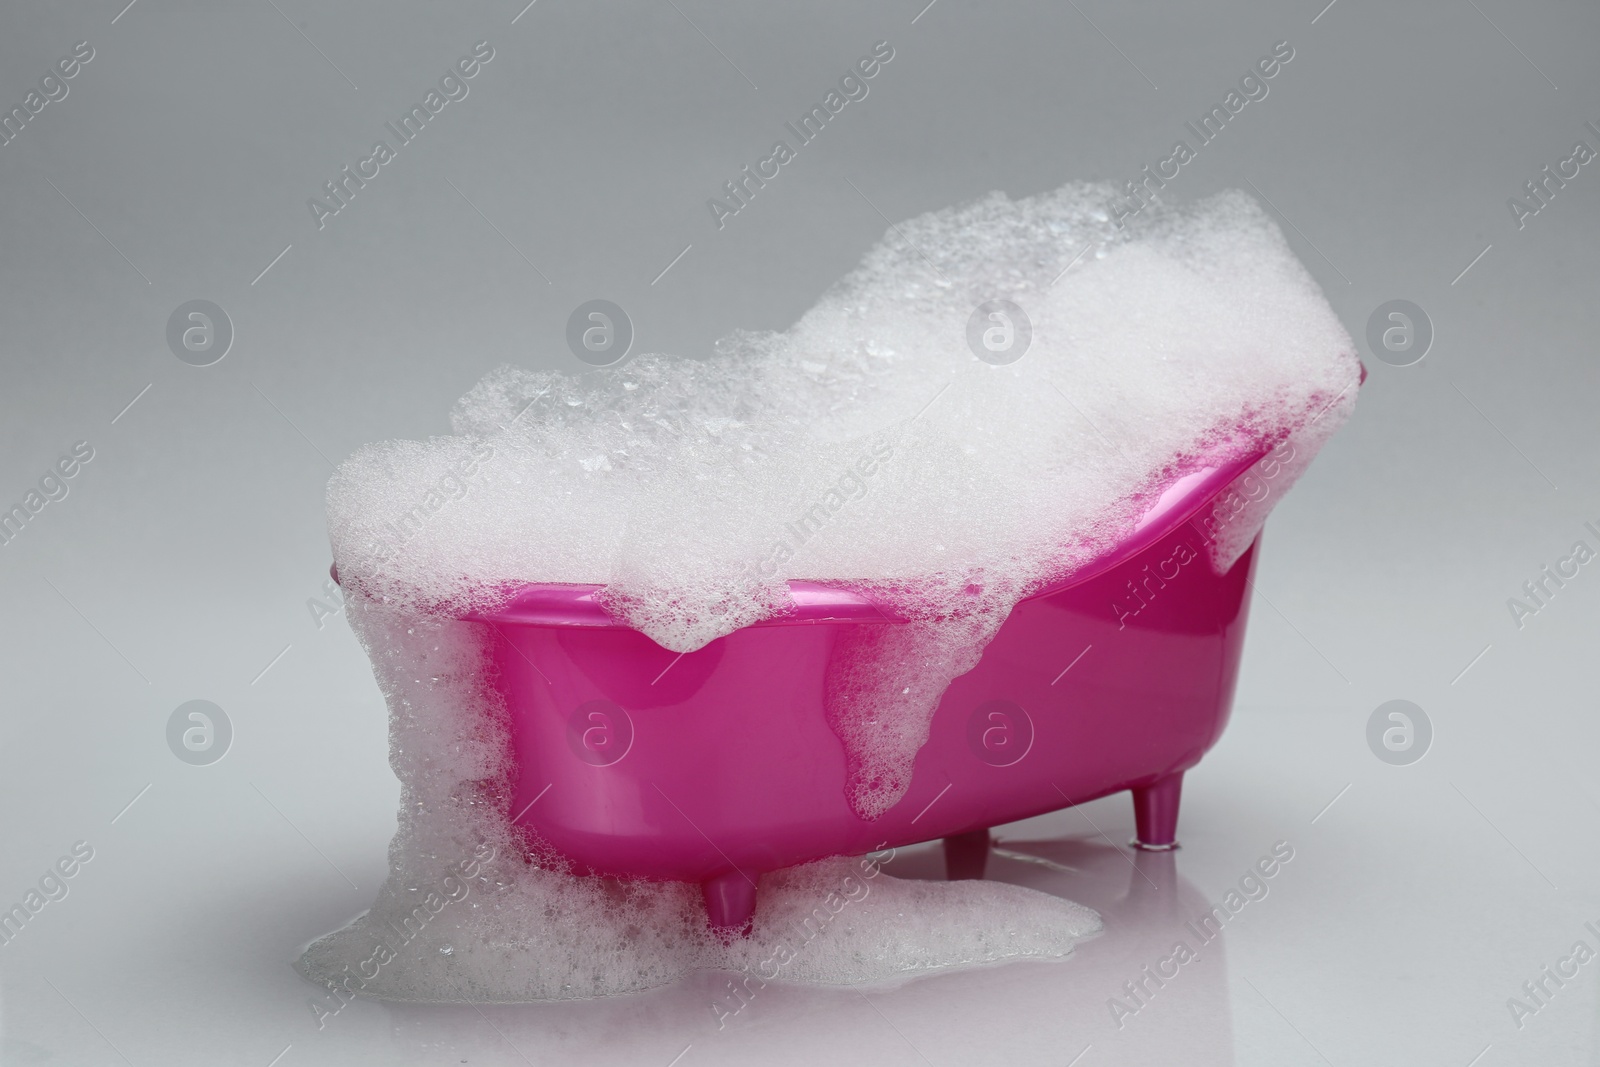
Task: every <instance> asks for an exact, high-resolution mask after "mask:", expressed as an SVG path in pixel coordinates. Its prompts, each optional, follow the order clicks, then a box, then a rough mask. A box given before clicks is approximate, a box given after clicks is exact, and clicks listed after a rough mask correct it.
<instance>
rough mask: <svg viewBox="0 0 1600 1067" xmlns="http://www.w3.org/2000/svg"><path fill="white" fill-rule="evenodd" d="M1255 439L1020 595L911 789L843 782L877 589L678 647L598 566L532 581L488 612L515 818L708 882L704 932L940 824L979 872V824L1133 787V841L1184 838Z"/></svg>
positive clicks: (962, 868)
mask: <svg viewBox="0 0 1600 1067" xmlns="http://www.w3.org/2000/svg"><path fill="white" fill-rule="evenodd" d="M1261 458H1262V454H1257V455H1251V456H1244V457H1238V458H1236V459H1234V460H1233V461H1231V462H1226V463H1219V464H1217V465H1214V466H1208V467H1201V468H1198V469H1195V470H1192V471H1191V472H1190V473H1189V474H1187V475H1186V476H1184V477H1182V478H1180V479H1178V480H1177V481H1175V482H1174V483H1173V484H1172V485H1171V486H1170V487H1169V488H1168V489H1167V490H1166V492H1165V493H1164V494H1163V495H1162V496H1161V497H1160V499H1159V500H1158V501H1157V502H1156V503H1155V504H1154V505H1153V506H1151V507H1150V508H1149V509H1148V511H1147V512H1146V513H1145V515H1144V516H1143V518H1142V519H1141V520H1140V522H1139V524H1138V526H1137V528H1136V530H1135V531H1134V532H1133V533H1132V534H1131V535H1130V536H1129V537H1127V538H1125V539H1124V540H1123V541H1121V542H1120V543H1119V544H1118V545H1117V546H1116V548H1115V549H1114V550H1113V551H1112V552H1110V553H1109V554H1107V555H1105V556H1102V557H1101V558H1099V559H1098V560H1096V561H1095V562H1093V563H1091V564H1089V565H1088V566H1086V567H1084V568H1082V569H1080V570H1079V571H1077V572H1076V573H1074V574H1073V575H1072V576H1071V577H1070V578H1068V579H1067V580H1065V581H1063V582H1061V583H1059V584H1058V585H1056V586H1053V587H1050V588H1047V589H1045V590H1043V591H1041V592H1039V593H1037V594H1035V595H1034V596H1031V597H1029V598H1027V599H1025V600H1023V601H1021V602H1020V603H1018V604H1017V605H1016V607H1015V608H1014V610H1013V611H1012V612H1011V614H1010V616H1009V617H1008V618H1007V620H1006V621H1005V623H1004V624H1003V625H1002V626H1001V627H1000V629H999V631H998V633H997V634H996V636H995V637H994V639H993V640H992V642H991V643H990V644H989V645H988V647H987V648H986V649H985V650H984V652H983V656H982V659H981V660H980V661H979V663H978V664H977V666H976V667H974V668H973V669H972V670H971V671H969V672H967V673H966V674H964V675H962V676H960V677H958V678H957V679H955V681H954V682H952V683H951V684H950V686H949V688H948V689H947V690H946V692H945V693H944V695H943V697H942V699H941V700H940V703H939V705H938V709H937V711H936V712H935V714H934V717H933V720H932V726H931V733H930V736H929V738H928V741H927V743H926V744H925V745H924V746H923V747H922V748H921V750H920V751H919V752H918V754H917V757H916V763H915V768H914V774H913V778H912V780H911V783H910V786H909V788H908V790H907V791H906V793H905V795H904V797H903V798H902V799H901V800H900V801H899V802H898V803H897V804H896V805H895V806H894V807H892V808H890V809H889V810H888V811H887V812H886V813H884V814H883V815H882V816H881V817H879V818H877V819H874V820H870V821H868V820H865V819H862V818H860V817H858V816H857V815H856V814H855V813H854V812H853V811H852V810H851V807H850V805H849V803H848V801H847V798H846V773H847V761H846V754H845V751H844V748H843V746H842V744H841V742H840V741H839V739H838V737H837V736H835V734H834V733H833V731H832V729H831V728H830V727H829V724H828V719H827V714H826V710H825V695H826V678H827V674H828V668H829V663H830V658H831V657H833V656H834V655H835V650H836V648H837V647H838V646H839V645H840V642H841V638H843V637H845V636H847V635H848V632H849V631H850V629H851V628H854V627H882V626H896V625H902V623H900V622H899V621H897V620H896V619H894V618H892V617H891V616H889V615H888V614H886V613H885V612H883V611H881V610H880V609H879V608H878V607H877V606H876V605H874V604H873V603H872V602H871V601H870V600H869V599H867V598H866V597H864V596H861V595H859V594H856V593H853V592H850V591H847V590H845V589H841V588H838V587H834V586H826V585H821V584H816V583H808V582H799V581H796V582H791V583H790V590H791V594H792V596H793V599H794V601H795V605H796V610H795V611H794V612H793V613H792V614H790V615H787V616H785V617H783V618H780V619H775V620H771V621H767V622H763V623H760V624H757V625H752V626H747V627H744V628H742V629H740V630H736V631H735V632H733V633H731V634H728V635H727V636H725V637H722V638H719V639H717V640H715V641H712V642H711V643H710V644H708V645H706V646H705V647H703V648H701V649H699V650H697V651H695V652H690V653H687V654H684V655H681V656H680V655H679V654H677V653H674V652H671V651H669V650H667V649H665V648H663V647H661V646H660V645H657V644H656V643H655V642H654V641H652V640H651V639H650V638H648V637H646V636H645V635H644V634H642V633H640V632H638V631H636V630H633V629H630V628H628V627H626V626H624V625H622V624H621V623H619V622H617V621H616V620H615V619H614V618H613V617H612V616H610V615H609V614H607V612H606V611H605V610H604V609H603V608H602V607H601V605H600V604H599V603H598V601H597V600H596V596H595V594H596V593H597V592H598V588H597V587H593V586H574V585H549V584H530V585H526V586H523V587H521V588H520V589H519V590H518V591H517V592H516V593H515V595H514V596H513V597H512V598H511V600H510V601H509V602H507V603H506V604H505V606H504V607H502V608H500V609H498V610H496V611H494V612H491V613H486V614H483V615H474V616H470V618H472V619H474V620H476V621H478V622H482V623H487V624H488V625H489V627H490V628H491V629H492V631H493V632H494V634H496V635H497V636H496V637H494V638H493V640H491V642H490V648H491V651H490V653H489V655H490V657H491V659H492V661H493V662H492V668H493V674H494V676H495V677H496V679H497V680H496V684H497V685H498V686H499V687H500V689H501V691H502V693H503V696H504V697H505V700H506V704H507V707H508V710H509V712H510V716H511V740H512V745H513V749H514V756H515V760H516V764H517V770H516V775H515V785H514V796H513V799H512V804H511V809H510V810H511V812H512V813H513V820H514V822H516V823H518V824H520V825H525V826H528V827H530V828H532V829H534V830H536V831H537V833H538V834H539V835H540V837H542V838H543V839H544V840H545V841H546V842H548V843H549V844H550V845H552V846H554V847H555V848H556V849H558V850H559V851H561V852H562V853H563V854H565V855H566V856H567V857H569V858H570V859H571V860H572V861H573V862H574V864H575V865H576V867H577V868H578V869H580V870H585V871H589V872H593V873H597V874H611V875H621V876H634V877H645V878H651V879H670V880H679V881H693V882H698V883H700V885H701V887H702V889H703V893H704V898H705V904H706V910H707V917H708V919H709V921H710V923H711V925H712V927H713V928H714V929H717V930H718V931H719V932H720V933H722V934H723V935H725V936H732V935H734V934H736V933H738V932H741V931H745V930H747V929H748V924H749V921H750V917H751V915H752V914H753V912H754V910H755V902H756V888H757V883H758V881H759V875H760V874H761V873H762V872H765V871H772V870H776V869H779V868H782V867H787V866H791V865H794V864H798V863H805V862H808V861H811V860H815V859H820V858H822V857H825V856H831V855H840V854H845V855H855V854H862V853H866V852H869V851H873V850H875V849H881V848H885V847H898V846H903V845H908V844H912V843H916V842H921V841H928V840H932V839H935V838H942V839H943V840H944V845H945V850H946V861H947V865H948V868H949V870H950V872H951V876H952V877H981V876H982V872H983V866H984V858H985V856H986V855H987V852H988V840H989V838H988V831H989V828H990V827H992V826H996V825H999V824H1002V823H1007V822H1013V821H1016V820H1018V819H1023V818H1028V817H1030V816H1034V815H1040V814H1043V813H1045V812H1049V811H1054V810H1057V809H1061V808H1066V807H1071V806H1073V805H1076V804H1081V803H1083V802H1085V801H1089V800H1093V799H1096V798H1098V797H1102V796H1106V795H1108V794H1111V793H1116V792H1119V791H1121V790H1129V791H1130V792H1131V793H1132V794H1133V805H1134V815H1135V820H1136V824H1137V837H1136V838H1135V840H1134V842H1133V844H1134V845H1135V846H1136V847H1138V848H1141V849H1149V850H1165V849H1172V848H1176V847H1177V839H1176V831H1177V822H1178V803H1179V796H1180V792H1181V789H1182V785H1183V775H1184V772H1186V771H1187V770H1189V768H1191V767H1193V766H1194V765H1195V764H1196V763H1198V762H1199V760H1200V758H1201V756H1202V755H1204V754H1205V752H1206V751H1207V750H1208V749H1209V748H1210V747H1211V746H1212V745H1213V744H1214V743H1215V742H1216V741H1217V739H1218V737H1219V736H1220V735H1221V732H1222V729H1223V727H1224V726H1225V725H1226V723H1227V718H1228V713H1229V710H1230V705H1231V702H1232V697H1233V689H1234V681H1235V678H1236V676H1237V673H1238V666H1239V653H1240V647H1241V645H1242V643H1243V638H1244V627H1245V616H1246V608H1247V604H1248V598H1247V596H1246V590H1247V586H1248V583H1249V578H1250V574H1251V571H1252V569H1253V567H1254V563H1255V554H1256V543H1254V542H1252V543H1251V545H1250V547H1249V548H1248V549H1247V550H1246V551H1245V552H1244V553H1243V555H1241V556H1240V557H1239V558H1238V559H1237V561H1236V562H1234V563H1233V564H1232V565H1231V567H1230V568H1229V569H1228V570H1227V571H1226V572H1225V573H1221V574H1218V573H1216V572H1215V570H1214V568H1213V567H1212V566H1211V565H1210V562H1209V560H1208V558H1207V556H1206V546H1205V540H1206V538H1207V536H1208V532H1207V530H1206V523H1205V521H1204V520H1206V518H1207V517H1208V516H1214V515H1215V514H1217V513H1218V508H1219V506H1221V505H1219V501H1222V502H1226V501H1229V500H1232V501H1235V502H1237V501H1238V499H1239V494H1240V489H1239V488H1236V484H1237V483H1238V482H1240V480H1241V479H1247V478H1248V475H1249V472H1250V469H1251V467H1252V466H1253V464H1255V463H1256V462H1257V461H1258V460H1259V459H1261Z"/></svg>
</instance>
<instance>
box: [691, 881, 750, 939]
mask: <svg viewBox="0 0 1600 1067" xmlns="http://www.w3.org/2000/svg"><path fill="white" fill-rule="evenodd" d="M700 892H701V894H702V895H703V896H704V897H705V901H706V918H707V919H708V920H710V922H711V929H712V931H713V932H715V933H716V935H717V936H718V937H719V938H721V939H722V940H723V941H724V942H732V940H733V939H734V938H735V937H748V936H750V920H751V917H752V916H753V915H755V913H756V884H755V880H754V879H752V878H747V877H745V875H744V874H743V873H742V872H740V871H729V872H728V873H726V874H719V875H717V876H716V877H715V878H710V879H707V880H706V881H704V882H701V883H700Z"/></svg>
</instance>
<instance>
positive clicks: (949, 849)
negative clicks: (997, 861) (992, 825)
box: [944, 828, 989, 882]
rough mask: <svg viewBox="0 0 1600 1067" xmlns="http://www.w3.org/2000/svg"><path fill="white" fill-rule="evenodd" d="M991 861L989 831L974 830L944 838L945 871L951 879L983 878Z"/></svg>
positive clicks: (946, 875)
mask: <svg viewBox="0 0 1600 1067" xmlns="http://www.w3.org/2000/svg"><path fill="white" fill-rule="evenodd" d="M988 861H989V831H988V829H987V828H985V829H982V830H972V831H970V832H968V833H964V834H951V835H950V836H949V837H947V838H945V839H944V873H945V877H946V878H948V879H949V880H950V881H952V882H954V881H958V880H960V879H963V878H982V877H983V868H984V866H985V865H986V864H987V863H988Z"/></svg>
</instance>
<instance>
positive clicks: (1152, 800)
mask: <svg viewBox="0 0 1600 1067" xmlns="http://www.w3.org/2000/svg"><path fill="white" fill-rule="evenodd" d="M1182 792H1183V772H1182V771H1179V772H1178V773H1177V774H1173V775H1168V776H1167V777H1165V778H1162V779H1161V780H1160V781H1157V782H1154V783H1152V784H1150V785H1147V786H1143V787H1140V788H1137V789H1134V790H1133V821H1134V823H1135V825H1136V826H1137V828H1138V833H1137V834H1136V835H1135V836H1134V839H1133V840H1132V841H1131V842H1129V844H1131V845H1133V847H1134V848H1138V849H1143V850H1145V851H1146V852H1170V851H1172V850H1173V849H1175V848H1177V847H1178V799H1179V796H1180V795H1181V794H1182Z"/></svg>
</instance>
